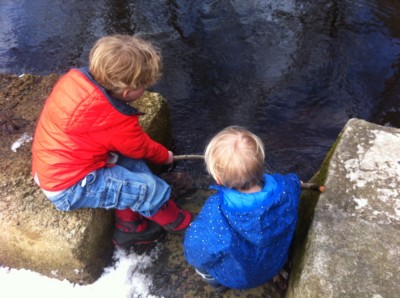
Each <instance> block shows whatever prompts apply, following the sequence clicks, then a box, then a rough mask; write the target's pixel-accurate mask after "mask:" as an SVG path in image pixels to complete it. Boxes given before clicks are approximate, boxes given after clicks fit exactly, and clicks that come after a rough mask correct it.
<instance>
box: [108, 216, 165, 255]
mask: <svg viewBox="0 0 400 298" xmlns="http://www.w3.org/2000/svg"><path fill="white" fill-rule="evenodd" d="M163 236H165V231H164V229H163V228H162V227H161V226H160V225H158V224H157V223H155V222H152V221H149V220H147V219H146V218H144V217H143V216H141V215H140V214H139V213H137V212H135V211H132V210H131V209H129V208H128V209H123V210H115V230H114V234H113V242H114V244H115V245H117V246H120V247H123V248H129V247H131V246H133V245H144V244H145V245H148V244H152V243H155V242H157V241H158V240H160V239H161V238H162V237H163Z"/></svg>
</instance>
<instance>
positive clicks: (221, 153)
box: [205, 126, 265, 190]
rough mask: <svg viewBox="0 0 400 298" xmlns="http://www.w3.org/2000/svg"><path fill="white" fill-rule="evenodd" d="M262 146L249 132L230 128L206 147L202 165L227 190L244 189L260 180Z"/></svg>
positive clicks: (239, 128) (262, 165) (262, 164)
mask: <svg viewBox="0 0 400 298" xmlns="http://www.w3.org/2000/svg"><path fill="white" fill-rule="evenodd" d="M264 159H265V153H264V144H263V142H262V141H261V139H260V138H259V137H257V136H256V135H254V134H253V133H251V132H249V131H248V130H246V129H244V128H242V127H238V126H230V127H227V128H225V129H224V130H222V131H221V132H219V133H218V134H217V135H216V136H214V137H213V138H212V139H211V141H210V143H209V144H208V145H207V147H206V151H205V163H206V166H207V170H208V172H209V173H210V174H211V175H212V176H213V177H214V179H215V180H216V181H217V182H218V183H221V184H223V185H225V186H226V187H230V188H236V189H239V190H246V189H249V188H250V187H252V186H254V185H256V184H258V183H259V182H260V181H262V175H263V173H264Z"/></svg>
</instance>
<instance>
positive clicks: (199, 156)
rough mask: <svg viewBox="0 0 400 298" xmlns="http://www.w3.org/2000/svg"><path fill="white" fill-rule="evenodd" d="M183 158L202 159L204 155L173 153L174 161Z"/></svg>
mask: <svg viewBox="0 0 400 298" xmlns="http://www.w3.org/2000/svg"><path fill="white" fill-rule="evenodd" d="M184 159H204V155H198V154H185V155H174V161H175V160H184Z"/></svg>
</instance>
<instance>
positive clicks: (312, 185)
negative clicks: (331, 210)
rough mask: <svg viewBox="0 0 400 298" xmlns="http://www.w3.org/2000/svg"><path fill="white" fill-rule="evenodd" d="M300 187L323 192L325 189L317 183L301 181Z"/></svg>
mask: <svg viewBox="0 0 400 298" xmlns="http://www.w3.org/2000/svg"><path fill="white" fill-rule="evenodd" d="M301 189H307V190H315V191H319V192H324V191H325V186H323V185H319V184H317V183H309V182H302V183H301Z"/></svg>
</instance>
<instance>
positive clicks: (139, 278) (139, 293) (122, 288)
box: [0, 246, 160, 298]
mask: <svg viewBox="0 0 400 298" xmlns="http://www.w3.org/2000/svg"><path fill="white" fill-rule="evenodd" d="M159 253H160V247H159V246H156V247H155V248H153V250H152V251H151V252H150V254H149V255H137V254H135V253H133V252H131V253H127V252H125V251H123V250H121V249H116V250H115V251H114V256H113V259H114V260H115V263H114V265H113V266H110V267H107V268H105V269H104V273H103V275H102V276H101V277H100V278H99V279H98V280H97V281H96V282H95V283H93V284H90V285H82V286H80V285H77V284H72V283H70V282H69V281H67V280H63V281H60V280H58V279H52V278H49V277H46V276H43V275H40V274H38V273H36V272H32V271H29V270H25V269H20V270H18V269H10V268H5V267H0V293H1V297H7V298H14V297H21V298H22V297H41V298H47V297H48V298H54V297H57V298H71V297H74V298H87V297H97V298H102V297H104V298H111V297H112V298H114V297H115V298H139V297H140V298H160V297H157V296H153V295H151V294H150V287H151V285H152V277H151V276H148V275H147V274H145V273H143V269H145V268H148V267H150V266H151V265H152V264H153V263H154V262H155V261H156V260H157V259H158V257H159Z"/></svg>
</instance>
